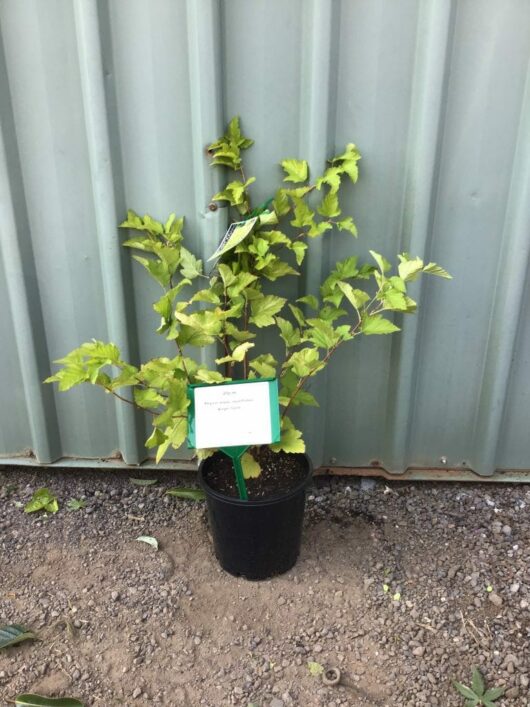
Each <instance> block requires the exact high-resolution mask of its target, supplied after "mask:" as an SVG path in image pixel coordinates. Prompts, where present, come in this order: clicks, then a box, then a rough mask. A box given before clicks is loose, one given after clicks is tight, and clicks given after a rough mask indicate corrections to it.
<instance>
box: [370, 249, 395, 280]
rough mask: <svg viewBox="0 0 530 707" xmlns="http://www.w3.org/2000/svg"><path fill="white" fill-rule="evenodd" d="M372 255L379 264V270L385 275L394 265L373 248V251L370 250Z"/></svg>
mask: <svg viewBox="0 0 530 707" xmlns="http://www.w3.org/2000/svg"><path fill="white" fill-rule="evenodd" d="M370 255H371V256H372V258H373V259H374V260H375V262H376V263H377V266H378V268H379V270H381V272H382V274H383V275H384V274H385V273H386V272H387V271H388V270H390V268H391V267H392V265H391V264H390V263H389V262H388V260H387V259H386V258H383V256H382V255H380V254H379V253H376V252H375V251H373V250H371V251H370ZM400 274H401V273H400Z"/></svg>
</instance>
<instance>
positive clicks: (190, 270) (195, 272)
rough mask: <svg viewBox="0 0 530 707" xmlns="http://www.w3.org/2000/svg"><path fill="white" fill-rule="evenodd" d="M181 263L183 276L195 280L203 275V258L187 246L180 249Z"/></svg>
mask: <svg viewBox="0 0 530 707" xmlns="http://www.w3.org/2000/svg"><path fill="white" fill-rule="evenodd" d="M180 264H181V269H180V274H181V275H182V277H184V278H186V279H189V280H193V279H194V278H196V277H198V276H199V275H202V260H199V259H198V258H196V257H195V256H194V255H193V254H192V253H190V251H189V250H187V249H186V248H181V249H180Z"/></svg>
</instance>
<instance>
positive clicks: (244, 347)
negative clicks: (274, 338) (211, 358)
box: [215, 342, 254, 366]
mask: <svg viewBox="0 0 530 707" xmlns="http://www.w3.org/2000/svg"><path fill="white" fill-rule="evenodd" d="M253 346H254V344H251V343H249V342H245V343H243V344H239V345H238V346H236V347H235V349H234V350H233V351H232V355H231V356H223V358H216V359H215V363H216V364H217V365H218V366H219V365H221V364H223V363H232V362H234V361H238V362H241V361H243V359H244V358H245V356H246V354H247V352H248V350H249V349H251V348H252V347H253Z"/></svg>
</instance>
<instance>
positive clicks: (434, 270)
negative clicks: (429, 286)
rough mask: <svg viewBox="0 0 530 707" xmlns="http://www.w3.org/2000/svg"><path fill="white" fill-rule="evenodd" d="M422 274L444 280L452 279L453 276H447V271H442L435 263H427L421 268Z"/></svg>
mask: <svg viewBox="0 0 530 707" xmlns="http://www.w3.org/2000/svg"><path fill="white" fill-rule="evenodd" d="M423 272H425V273H428V274H429V275H437V276H438V277H444V278H445V279H446V280H452V279H453V276H452V275H449V273H448V272H447V270H444V269H443V268H441V267H440V266H439V265H436V263H428V264H427V265H425V267H424V268H423Z"/></svg>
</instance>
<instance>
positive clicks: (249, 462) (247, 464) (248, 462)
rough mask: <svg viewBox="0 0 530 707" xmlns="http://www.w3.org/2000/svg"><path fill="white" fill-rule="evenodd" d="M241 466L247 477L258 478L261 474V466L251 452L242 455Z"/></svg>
mask: <svg viewBox="0 0 530 707" xmlns="http://www.w3.org/2000/svg"><path fill="white" fill-rule="evenodd" d="M241 467H242V469H243V476H244V477H245V479H257V478H258V476H259V475H260V474H261V466H260V465H259V462H257V461H256V460H255V459H254V457H253V456H252V454H250V452H245V453H244V454H243V456H242V457H241Z"/></svg>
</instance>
